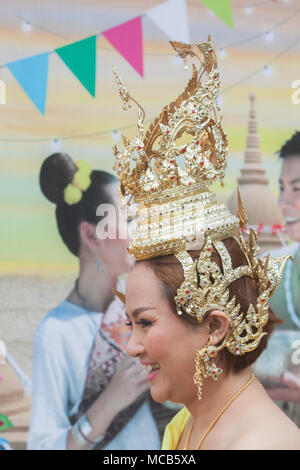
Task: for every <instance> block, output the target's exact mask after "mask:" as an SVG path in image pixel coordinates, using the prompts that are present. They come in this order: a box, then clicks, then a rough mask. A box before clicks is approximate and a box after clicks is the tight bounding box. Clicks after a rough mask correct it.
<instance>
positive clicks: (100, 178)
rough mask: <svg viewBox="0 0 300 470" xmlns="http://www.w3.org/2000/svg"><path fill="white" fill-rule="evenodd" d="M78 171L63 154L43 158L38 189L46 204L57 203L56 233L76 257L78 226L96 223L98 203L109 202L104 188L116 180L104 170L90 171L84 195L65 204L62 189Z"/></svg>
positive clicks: (78, 241) (70, 159)
mask: <svg viewBox="0 0 300 470" xmlns="http://www.w3.org/2000/svg"><path fill="white" fill-rule="evenodd" d="M77 170H78V168H77V166H76V165H75V163H74V161H73V160H72V158H71V157H70V156H69V155H68V154H66V153H54V154H52V155H50V157H48V158H46V159H45V160H44V162H43V164H42V167H41V170H40V187H41V190H42V192H43V194H44V196H46V198H47V199H49V201H51V202H53V203H54V204H56V221H57V226H58V230H59V233H60V235H61V237H62V239H63V241H64V243H65V244H66V245H67V247H68V248H69V250H70V251H71V253H73V255H75V256H78V255H79V249H80V237H79V230H78V228H79V224H80V223H81V222H82V221H84V220H86V221H87V222H90V223H92V224H97V223H98V222H99V220H100V218H99V216H96V210H97V207H98V206H99V204H105V203H106V204H109V203H112V201H111V198H110V196H109V193H108V191H107V186H108V185H109V184H111V183H116V182H117V178H116V177H115V176H113V175H111V174H110V173H107V172H106V171H100V170H93V171H92V173H91V175H90V176H91V184H90V186H89V187H88V189H87V190H86V191H84V192H83V195H82V198H81V200H80V201H79V202H78V203H77V204H72V205H69V204H67V203H66V202H65V201H64V189H65V188H66V186H67V185H68V184H69V183H71V181H72V179H73V177H74V174H75V172H76V171H77Z"/></svg>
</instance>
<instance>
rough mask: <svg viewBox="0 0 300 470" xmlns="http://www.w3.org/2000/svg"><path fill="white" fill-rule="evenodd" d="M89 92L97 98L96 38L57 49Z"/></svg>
mask: <svg viewBox="0 0 300 470" xmlns="http://www.w3.org/2000/svg"><path fill="white" fill-rule="evenodd" d="M55 52H56V53H57V54H58V55H59V57H60V58H61V59H62V60H63V61H64V63H65V64H66V65H67V66H68V67H69V69H70V70H71V72H73V73H74V75H75V76H76V77H77V78H78V80H79V81H80V82H81V83H82V85H83V86H84V87H85V88H86V89H87V91H88V92H89V93H90V94H91V95H92V96H95V81H96V36H91V37H89V38H86V39H83V40H82V41H77V42H74V43H72V44H69V45H68V46H64V47H60V48H58V49H55Z"/></svg>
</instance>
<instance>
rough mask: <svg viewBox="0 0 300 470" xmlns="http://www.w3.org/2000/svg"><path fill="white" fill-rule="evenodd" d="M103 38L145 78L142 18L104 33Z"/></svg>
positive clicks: (139, 17)
mask: <svg viewBox="0 0 300 470" xmlns="http://www.w3.org/2000/svg"><path fill="white" fill-rule="evenodd" d="M102 34H103V36H104V37H105V38H106V39H107V40H108V41H109V42H110V43H111V44H112V45H113V46H114V48H115V49H116V50H117V51H118V52H119V53H120V54H121V55H122V56H123V57H124V58H125V59H126V60H127V62H129V64H130V65H131V66H132V67H133V68H134V69H135V70H136V71H137V72H138V73H139V74H140V75H141V76H142V77H144V65H143V64H144V57H143V31H142V17H141V16H138V17H137V18H134V19H133V20H129V21H126V22H125V23H122V24H120V25H119V26H115V27H114V28H110V29H107V30H106V31H104V32H103V33H102Z"/></svg>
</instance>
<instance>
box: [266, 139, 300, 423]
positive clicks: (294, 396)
mask: <svg viewBox="0 0 300 470" xmlns="http://www.w3.org/2000/svg"><path fill="white" fill-rule="evenodd" d="M279 156H280V158H281V159H282V164H281V172H280V177H279V187H280V195H279V206H280V208H281V210H282V213H283V216H284V219H285V224H286V231H287V234H288V236H289V238H290V241H291V243H290V244H288V245H286V246H283V247H282V248H280V249H278V250H273V251H271V253H270V254H271V257H276V256H281V255H286V254H291V255H292V256H293V258H294V262H291V261H289V262H288V263H287V264H286V267H285V270H284V273H283V277H282V280H281V282H280V284H279V286H278V288H277V290H276V291H275V294H274V295H273V297H272V299H271V301H270V305H271V307H272V308H273V310H274V312H275V313H276V314H277V315H278V316H279V317H280V318H281V319H282V320H283V323H282V324H281V325H280V326H279V327H277V331H276V332H275V333H274V335H273V337H272V338H271V339H270V342H269V345H268V348H267V350H266V351H265V353H264V354H263V355H262V356H261V358H260V360H259V361H260V362H258V366H259V370H260V371H261V372H262V373H263V375H264V376H265V380H264V384H265V386H267V388H268V391H269V394H270V396H271V397H272V398H273V399H274V400H276V401H279V402H280V406H281V408H282V409H283V410H284V411H285V412H286V413H287V414H288V415H289V416H290V417H291V418H292V419H293V420H294V421H295V423H296V424H297V425H298V426H300V374H299V367H300V366H299V361H298V360H297V357H298V358H300V351H299V350H300V132H299V131H297V132H295V133H294V134H293V135H292V137H291V138H290V139H289V140H288V141H287V142H286V143H285V144H284V145H283V146H282V148H281V149H280V152H279ZM297 348H298V352H297ZM272 364H273V365H274V366H272ZM272 374H273V377H271V376H272ZM275 376H276V377H275Z"/></svg>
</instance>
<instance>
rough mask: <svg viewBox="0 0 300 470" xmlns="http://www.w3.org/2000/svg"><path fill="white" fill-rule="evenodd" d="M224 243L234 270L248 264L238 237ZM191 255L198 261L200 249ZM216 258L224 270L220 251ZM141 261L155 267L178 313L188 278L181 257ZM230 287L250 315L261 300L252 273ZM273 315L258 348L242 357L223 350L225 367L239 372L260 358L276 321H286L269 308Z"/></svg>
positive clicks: (191, 320)
mask: <svg viewBox="0 0 300 470" xmlns="http://www.w3.org/2000/svg"><path fill="white" fill-rule="evenodd" d="M223 243H224V245H225V246H226V248H227V250H228V251H229V253H230V256H231V261H232V267H233V268H234V269H235V268H237V267H238V266H243V265H246V264H247V260H246V257H245V255H244V253H243V252H242V250H241V248H240V246H239V244H238V243H237V241H236V240H234V239H233V238H228V239H226V240H223ZM189 254H190V256H191V257H192V258H193V260H195V259H197V258H198V257H199V254H200V250H197V251H189ZM212 261H214V262H216V263H217V264H218V266H219V267H220V269H221V270H222V272H223V269H222V263H221V259H220V256H219V254H218V253H217V251H216V250H213V251H212ZM138 263H145V264H146V265H147V266H149V267H150V268H151V269H152V271H153V272H154V274H155V276H156V278H157V279H158V280H159V281H160V282H161V284H162V287H163V290H164V293H165V295H166V296H167V298H168V300H169V303H170V306H171V308H172V310H173V312H174V313H175V314H177V310H176V305H175V302H174V297H175V296H176V294H177V289H178V288H179V287H180V285H181V284H182V282H183V280H184V275H183V270H182V267H181V264H180V263H179V261H178V260H177V258H176V257H175V256H173V255H169V256H162V257H160V258H153V259H149V260H144V261H139V262H138ZM228 288H229V293H230V297H229V299H231V298H232V297H233V296H235V298H236V304H237V303H239V304H240V306H241V311H242V312H243V313H244V315H245V316H246V313H247V310H248V307H249V305H250V304H252V305H254V306H255V305H256V303H257V297H258V292H257V289H256V287H255V284H254V282H253V280H252V279H251V278H250V277H248V276H243V277H241V278H239V279H237V280H236V281H234V282H232V283H231V284H230V285H229V286H228ZM208 314H209V312H208V313H207V315H206V316H208ZM269 314H270V315H269V319H268V322H267V323H266V325H265V326H264V328H263V331H264V332H266V333H268V334H267V335H265V336H263V338H262V339H261V341H260V343H259V345H258V346H257V348H256V349H254V350H253V351H251V352H249V353H246V354H244V355H242V356H235V355H233V354H231V353H230V352H229V351H228V350H227V349H226V348H225V349H223V350H222V351H220V353H219V354H218V357H217V362H218V364H219V365H220V366H224V369H225V370H227V371H229V370H232V371H233V372H238V371H240V370H242V369H244V368H246V367H248V366H250V365H251V364H252V363H253V362H254V361H256V359H257V358H258V357H259V356H260V354H261V353H262V352H263V350H264V349H265V348H266V346H267V342H268V337H269V334H270V333H271V332H272V331H273V329H274V326H275V324H280V323H282V320H280V319H279V318H277V317H276V315H275V314H274V313H273V311H272V310H271V308H269ZM180 318H182V319H183V321H186V322H188V325H190V326H191V327H192V328H195V326H196V325H195V323H197V325H199V323H198V322H197V320H196V319H194V318H193V317H191V316H190V315H189V314H187V313H185V312H184V313H183V314H182V316H181V317H180ZM200 325H201V324H200Z"/></svg>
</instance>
